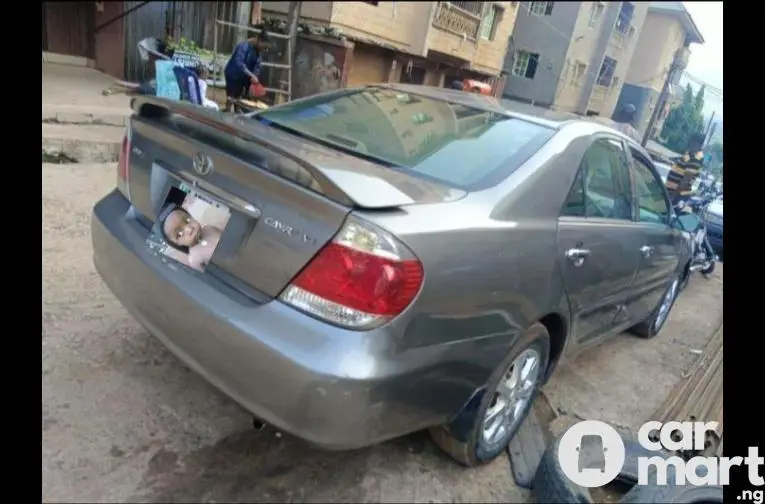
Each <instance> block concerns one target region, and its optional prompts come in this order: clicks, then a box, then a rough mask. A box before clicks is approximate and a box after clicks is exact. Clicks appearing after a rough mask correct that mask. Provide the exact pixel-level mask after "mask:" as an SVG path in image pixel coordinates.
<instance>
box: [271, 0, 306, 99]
mask: <svg viewBox="0 0 765 504" xmlns="http://www.w3.org/2000/svg"><path fill="white" fill-rule="evenodd" d="M302 5H303V2H290V3H289V6H288V7H287V35H289V37H290V38H289V40H288V41H287V47H286V48H285V54H284V64H285V65H289V71H288V72H287V76H288V77H287V78H288V79H289V80H292V78H293V77H294V75H293V73H292V62H293V61H295V55H296V54H297V25H298V20H299V19H300V8H301V7H302ZM281 82H282V83H284V81H281ZM286 84H287V89H288V90H290V95H289V96H292V93H291V90H292V82H287V83H286ZM277 99H278V100H281V99H283V96H282V95H281V94H279V95H278V97H277ZM277 103H279V101H277Z"/></svg>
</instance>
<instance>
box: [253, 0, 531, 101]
mask: <svg viewBox="0 0 765 504" xmlns="http://www.w3.org/2000/svg"><path fill="white" fill-rule="evenodd" d="M288 6H289V2H263V3H261V6H260V12H261V16H262V17H263V18H268V17H277V18H278V17H284V16H286V13H287V9H288ZM517 10H518V2H474V1H471V2H302V6H301V11H300V22H301V23H309V24H318V25H324V26H328V27H331V28H335V29H337V30H338V31H339V32H342V34H343V35H345V36H346V37H347V38H348V39H349V40H350V41H352V42H353V50H352V57H351V58H350V64H349V65H348V77H347V82H346V84H347V85H348V86H356V85H362V84H368V83H375V82H408V83H413V84H426V85H432V86H448V85H449V83H450V82H451V81H453V80H457V79H463V78H477V79H481V80H483V81H491V79H496V78H498V77H499V76H500V74H501V72H502V69H503V63H504V59H505V52H506V50H507V41H508V38H509V37H510V34H511V33H512V31H513V26H514V25H515V17H516V11H517Z"/></svg>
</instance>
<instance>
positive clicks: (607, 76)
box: [503, 2, 648, 117]
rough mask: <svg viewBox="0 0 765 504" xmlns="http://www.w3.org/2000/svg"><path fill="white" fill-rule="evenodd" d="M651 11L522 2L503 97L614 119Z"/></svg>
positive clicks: (641, 5) (630, 5) (622, 5)
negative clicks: (639, 38)
mask: <svg viewBox="0 0 765 504" xmlns="http://www.w3.org/2000/svg"><path fill="white" fill-rule="evenodd" d="M647 11H648V4H647V3H645V2H520V7H519V9H518V16H517V21H516V25H515V30H514V32H513V36H512V39H511V41H510V47H509V50H508V52H507V59H506V62H505V67H506V68H507V70H508V78H507V82H506V84H505V89H504V92H503V96H504V97H506V98H510V99H516V100H521V101H525V102H529V103H533V104H535V105H539V106H543V107H549V108H553V109H556V110H564V111H567V112H574V113H578V114H582V115H585V114H586V115H600V116H606V117H610V116H611V114H612V113H613V110H614V108H615V106H616V102H617V99H618V97H619V94H620V91H621V88H622V85H623V84H624V81H625V76H626V74H627V71H628V68H629V66H630V62H631V59H632V55H633V52H634V50H635V47H636V45H637V40H638V36H639V35H640V33H641V30H642V28H643V22H644V20H645V17H646V14H647Z"/></svg>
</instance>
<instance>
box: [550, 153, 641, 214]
mask: <svg viewBox="0 0 765 504" xmlns="http://www.w3.org/2000/svg"><path fill="white" fill-rule="evenodd" d="M563 215H568V216H572V217H599V218H606V219H619V220H630V219H632V195H631V190H630V179H629V171H628V168H627V156H626V153H625V152H624V149H623V147H622V144H621V142H619V141H617V140H612V139H607V138H599V139H597V140H595V141H594V142H593V143H592V145H591V146H590V148H589V149H587V152H585V154H584V158H583V159H582V162H581V164H580V166H579V173H577V177H576V180H575V181H574V185H573V186H572V188H571V191H570V192H569V195H568V198H567V199H566V203H565V204H564V207H563Z"/></svg>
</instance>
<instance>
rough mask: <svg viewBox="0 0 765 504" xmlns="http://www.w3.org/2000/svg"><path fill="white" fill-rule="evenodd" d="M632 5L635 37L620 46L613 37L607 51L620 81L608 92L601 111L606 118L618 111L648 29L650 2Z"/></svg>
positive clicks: (626, 38)
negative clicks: (635, 58)
mask: <svg viewBox="0 0 765 504" xmlns="http://www.w3.org/2000/svg"><path fill="white" fill-rule="evenodd" d="M614 3H618V2H614ZM632 4H633V5H634V7H635V9H634V11H633V13H632V26H633V27H634V29H635V31H634V33H633V35H632V36H631V37H625V38H624V39H623V40H622V43H621V44H620V45H617V44H615V41H616V40H617V39H616V38H615V37H613V36H612V37H611V38H610V39H609V45H608V48H607V49H606V55H607V56H609V57H611V58H614V59H615V60H616V61H617V62H618V63H617V65H616V70H615V71H614V78H615V79H618V80H615V81H614V83H613V84H612V86H611V88H610V89H609V90H608V94H607V97H606V99H605V100H604V104H603V106H602V107H601V109H600V115H602V116H604V117H611V116H612V115H613V113H614V110H615V109H616V104H617V102H618V101H619V95H620V94H621V90H622V86H623V85H624V83H625V82H626V81H627V74H628V73H629V70H630V68H632V64H633V59H634V55H635V50H636V48H637V45H638V42H639V40H640V36H641V35H642V34H643V32H644V31H645V29H646V28H645V20H646V17H647V15H648V7H649V6H650V2H632Z"/></svg>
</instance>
